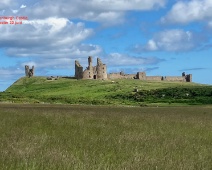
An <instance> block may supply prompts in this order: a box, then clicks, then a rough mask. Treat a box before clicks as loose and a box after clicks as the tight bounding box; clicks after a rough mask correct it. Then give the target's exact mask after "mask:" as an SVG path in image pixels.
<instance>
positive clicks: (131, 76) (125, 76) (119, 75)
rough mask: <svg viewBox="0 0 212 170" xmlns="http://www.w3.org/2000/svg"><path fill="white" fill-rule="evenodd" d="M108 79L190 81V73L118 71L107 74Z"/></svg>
mask: <svg viewBox="0 0 212 170" xmlns="http://www.w3.org/2000/svg"><path fill="white" fill-rule="evenodd" d="M108 78H109V79H139V80H148V81H178V82H192V75H191V74H188V75H186V74H185V72H183V73H182V76H146V73H145V72H137V74H124V73H123V72H120V73H110V74H108Z"/></svg>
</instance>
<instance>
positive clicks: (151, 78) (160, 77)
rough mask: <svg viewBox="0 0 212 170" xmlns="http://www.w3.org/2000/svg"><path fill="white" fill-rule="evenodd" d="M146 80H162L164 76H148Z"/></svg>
mask: <svg viewBox="0 0 212 170" xmlns="http://www.w3.org/2000/svg"><path fill="white" fill-rule="evenodd" d="M146 80H149V81H162V76H146Z"/></svg>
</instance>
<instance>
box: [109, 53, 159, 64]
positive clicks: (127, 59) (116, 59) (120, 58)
mask: <svg viewBox="0 0 212 170" xmlns="http://www.w3.org/2000/svg"><path fill="white" fill-rule="evenodd" d="M105 60H106V62H107V64H108V66H138V65H148V64H157V63H159V62H161V61H162V60H161V59H159V58H156V57H135V56H130V55H126V54H120V53H111V54H109V55H108V56H107V57H106V58H105Z"/></svg>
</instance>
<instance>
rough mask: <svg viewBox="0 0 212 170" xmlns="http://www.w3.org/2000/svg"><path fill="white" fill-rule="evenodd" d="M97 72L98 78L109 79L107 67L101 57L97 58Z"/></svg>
mask: <svg viewBox="0 0 212 170" xmlns="http://www.w3.org/2000/svg"><path fill="white" fill-rule="evenodd" d="M96 72H97V79H107V67H106V65H105V64H103V63H102V61H101V60H100V58H97V66H96Z"/></svg>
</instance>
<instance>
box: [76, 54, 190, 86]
mask: <svg viewBox="0 0 212 170" xmlns="http://www.w3.org/2000/svg"><path fill="white" fill-rule="evenodd" d="M75 78H76V79H101V80H104V79H138V80H148V81H177V82H192V74H187V75H186V74H185V72H183V73H182V76H146V72H137V74H125V73H124V72H123V71H122V72H120V73H110V74H107V67H106V64H103V63H102V62H101V60H100V59H99V58H97V65H96V66H92V57H91V56H89V57H88V67H87V68H86V69H85V70H83V67H82V66H81V65H80V63H79V62H78V61H75Z"/></svg>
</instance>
